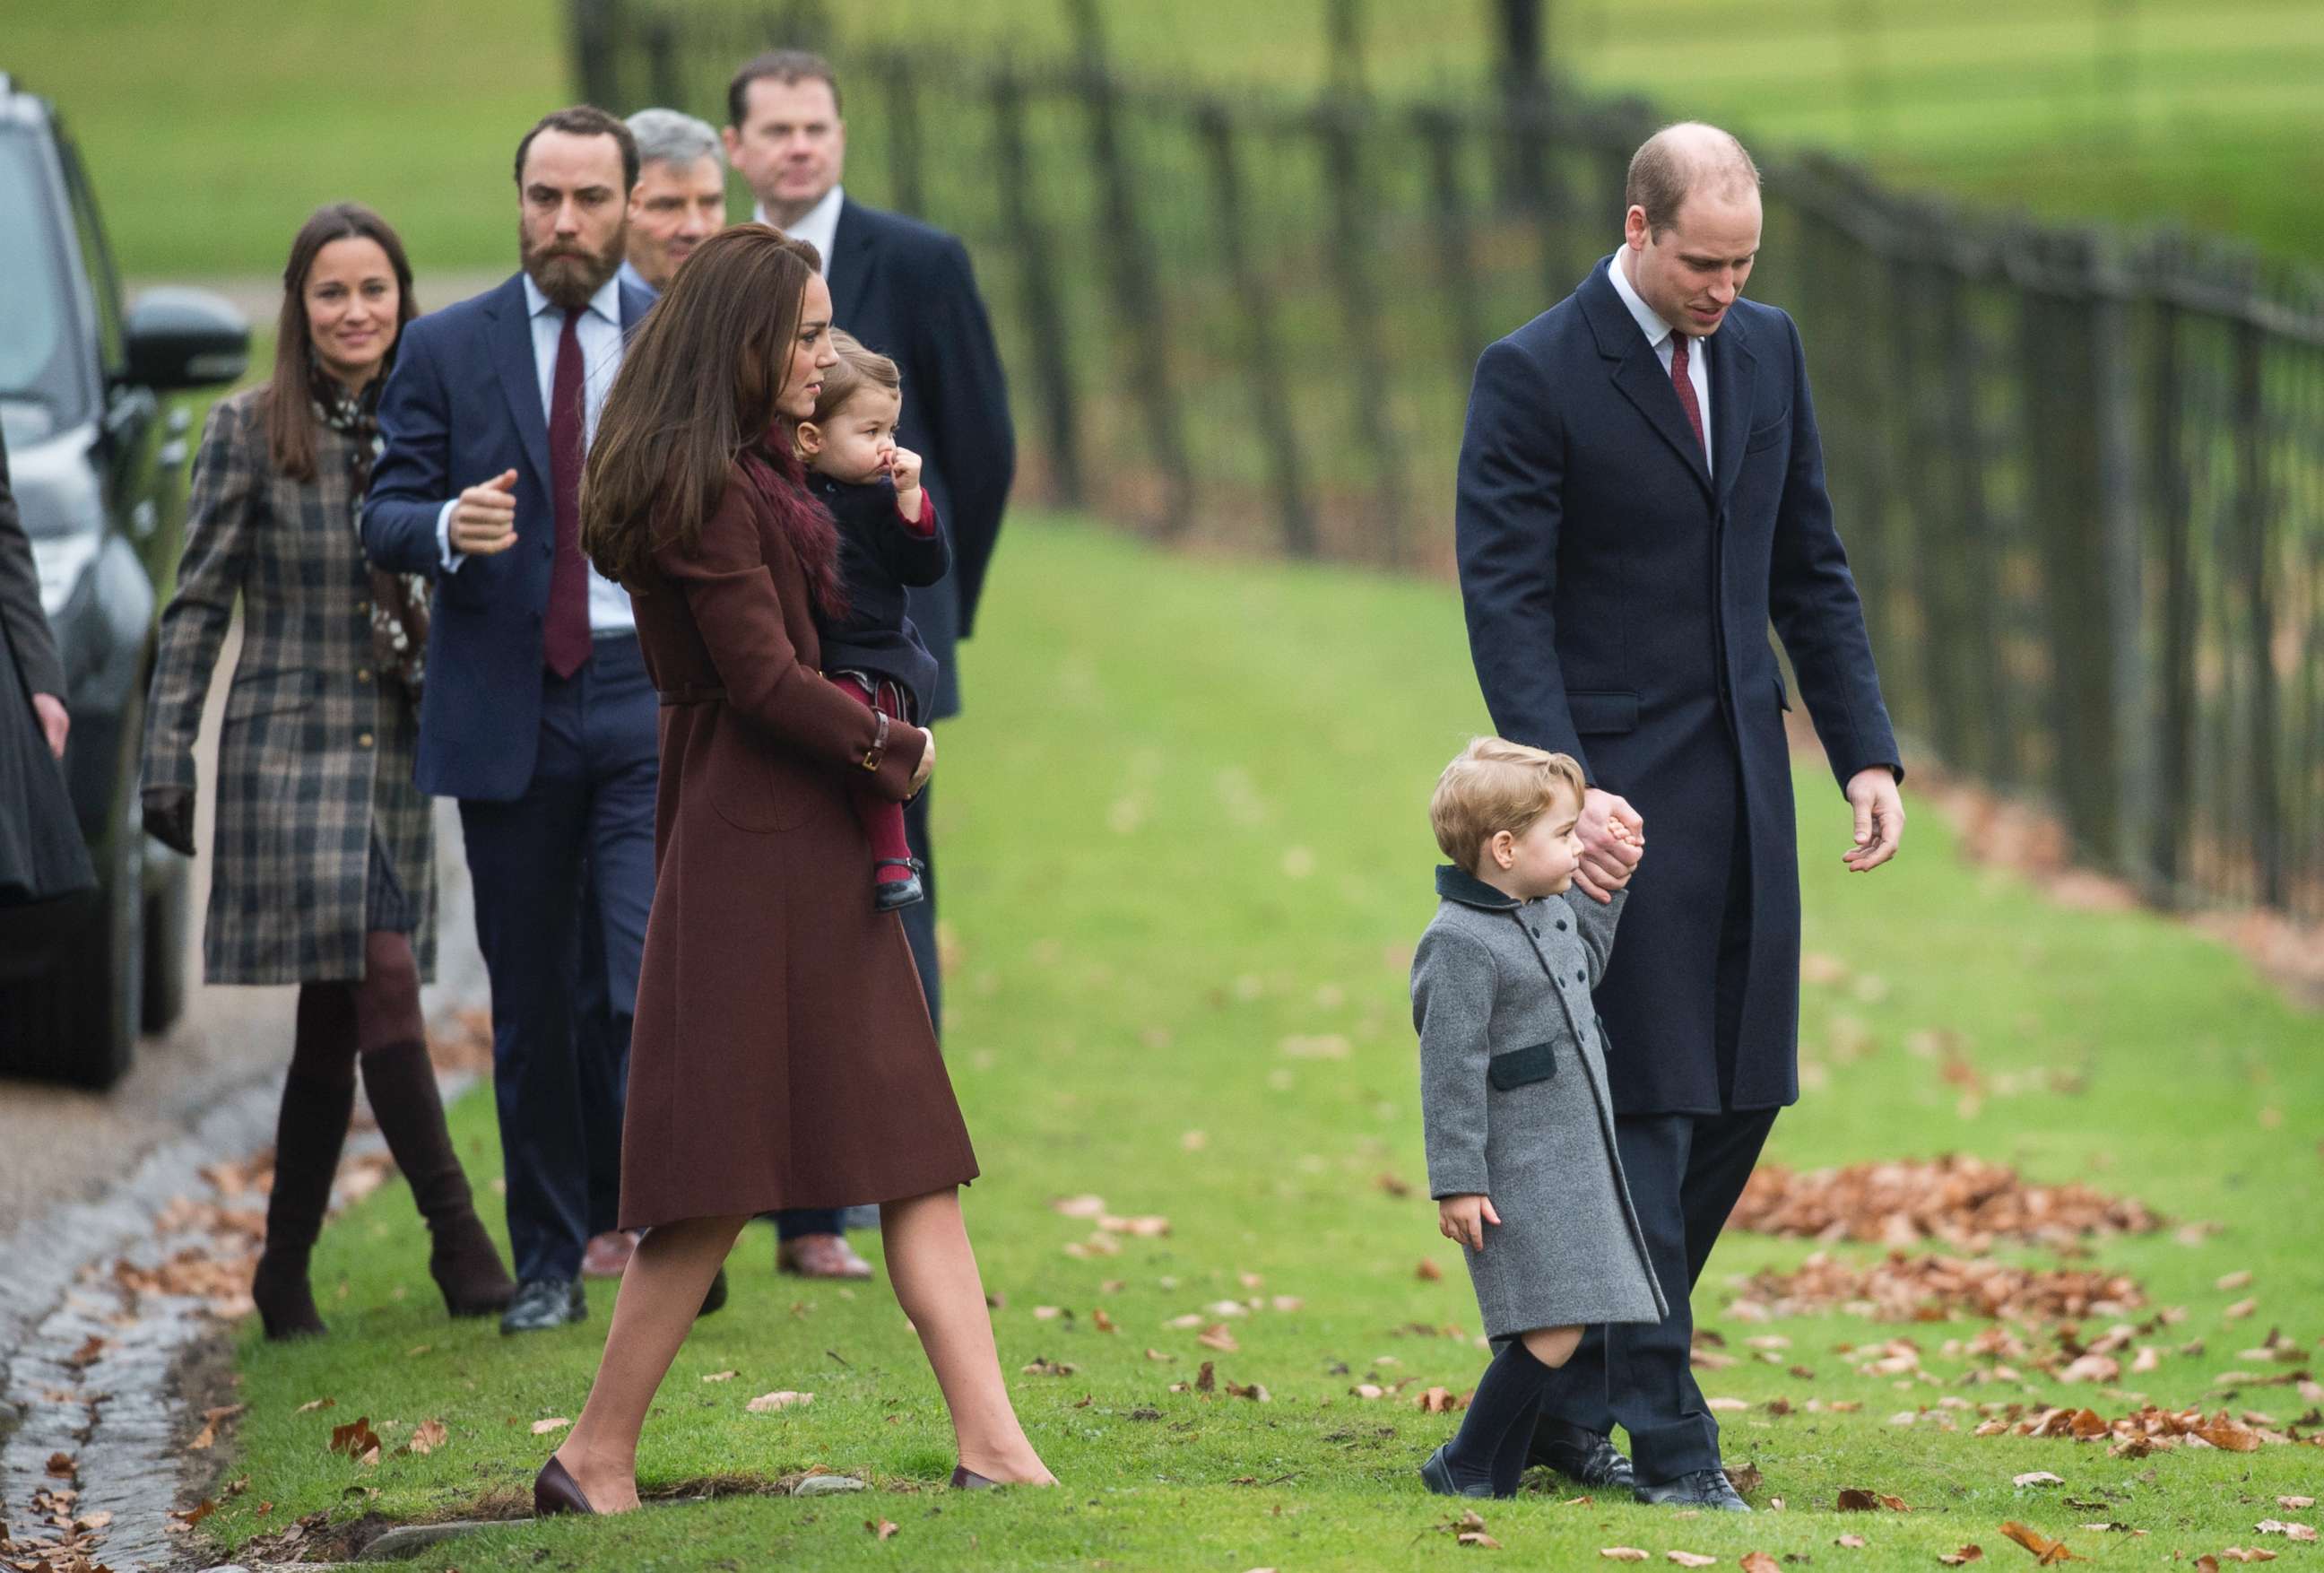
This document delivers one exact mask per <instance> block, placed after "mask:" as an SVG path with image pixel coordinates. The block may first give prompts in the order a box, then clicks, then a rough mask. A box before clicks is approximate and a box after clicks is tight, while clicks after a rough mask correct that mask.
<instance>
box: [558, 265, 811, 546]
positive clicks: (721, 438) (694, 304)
mask: <svg viewBox="0 0 2324 1573" xmlns="http://www.w3.org/2000/svg"><path fill="white" fill-rule="evenodd" d="M821 266H822V264H821V260H820V259H819V258H818V257H817V256H816V250H815V247H813V246H812V245H808V244H807V242H805V241H803V240H793V239H791V238H790V237H789V236H786V235H784V234H783V233H782V232H781V231H779V230H777V229H774V228H772V227H769V226H767V225H764V224H737V225H735V226H733V227H731V228H728V229H723V230H721V231H719V232H718V233H717V234H716V235H714V236H711V237H710V238H709V239H708V240H705V241H704V242H703V243H702V245H700V246H699V247H697V248H696V250H695V252H694V254H692V255H691V256H689V257H687V259H686V265H685V266H684V267H681V268H679V269H678V276H677V277H676V278H675V279H673V280H672V281H671V282H670V286H669V291H667V292H666V293H664V294H663V296H662V298H661V299H660V301H658V302H656V304H655V306H654V309H653V310H652V311H651V312H650V314H649V315H648V316H647V318H646V319H645V324H644V326H643V327H641V328H639V330H638V335H637V337H636V338H633V339H632V340H631V341H630V346H629V347H628V349H626V350H625V351H623V352H622V369H621V372H620V374H619V375H616V376H615V377H614V378H613V387H612V388H611V389H610V390H609V391H608V392H607V393H606V394H605V407H604V411H603V412H600V413H599V415H598V417H597V439H596V440H595V442H594V443H592V444H591V445H590V449H589V458H588V462H587V464H586V466H585V467H583V469H582V472H581V548H582V550H583V551H586V552H587V553H588V554H589V559H590V560H591V561H592V562H594V563H595V564H596V565H597V571H598V572H599V573H602V574H604V576H605V577H606V578H610V579H614V580H617V581H619V582H621V583H624V584H630V585H635V584H637V583H638V582H639V581H640V580H641V579H643V578H646V577H647V576H648V575H649V574H650V572H651V571H652V567H653V553H654V549H655V548H656V547H657V546H659V545H660V544H662V543H663V541H676V542H678V544H679V545H681V546H684V547H688V548H690V547H692V546H693V545H694V543H695V542H696V541H698V540H699V539H700V537H701V532H702V526H703V523H704V522H705V521H706V520H707V519H708V518H709V517H710V515H711V514H713V513H714V512H715V510H716V509H717V506H718V500H719V498H720V497H721V496H722V495H724V493H725V490H726V477H727V473H728V471H729V470H730V469H732V468H733V465H734V462H735V460H736V459H738V458H741V457H742V453H743V450H744V449H747V448H749V447H750V446H751V445H752V444H753V443H755V442H759V441H760V440H761V439H762V438H764V436H765V435H766V432H767V428H768V427H769V426H770V425H771V424H772V423H773V421H774V419H775V415H776V403H775V401H776V397H777V395H778V394H779V393H780V392H781V388H780V383H781V380H782V377H783V375H784V374H785V373H786V372H788V370H789V367H790V362H791V347H792V344H793V342H794V341H795V340H796V339H797V338H798V324H799V310H800V307H801V304H802V302H803V301H804V300H805V297H806V294H807V280H808V279H809V278H810V277H812V276H813V275H814V274H815V273H816V272H818V271H819V270H820V268H821ZM658 531H659V537H658V536H657V532H658Z"/></svg>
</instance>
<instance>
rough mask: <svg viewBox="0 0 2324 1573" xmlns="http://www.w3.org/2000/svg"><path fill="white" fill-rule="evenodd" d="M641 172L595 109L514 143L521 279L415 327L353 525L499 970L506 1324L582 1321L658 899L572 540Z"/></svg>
mask: <svg viewBox="0 0 2324 1573" xmlns="http://www.w3.org/2000/svg"><path fill="white" fill-rule="evenodd" d="M637 177H638V153H637V144H636V143H635V142H634V141H633V140H632V137H631V135H630V133H629V129H628V128H627V127H626V126H624V125H622V123H621V122H620V121H619V120H616V119H614V118H613V116H610V115H607V114H605V113H604V111H602V110H599V109H595V108H590V107H587V106H582V107H577V108H572V109H564V110H559V111H558V112H557V113H556V114H553V115H550V116H547V117H546V118H544V119H543V120H542V121H541V122H540V123H539V125H535V126H534V127H533V128H532V130H530V132H528V133H526V134H525V137H524V140H523V141H522V142H521V143H518V145H517V155H516V180H517V191H518V199H519V232H520V235H521V241H522V253H523V268H522V271H521V273H518V275H517V276H516V277H514V278H512V279H511V280H509V281H508V282H506V283H504V284H502V285H501V286H499V287H498V288H497V289H494V290H493V291H489V292H487V293H485V294H483V295H479V296H477V297H476V298H475V299H474V300H471V301H462V302H461V303H460V304H458V305H457V306H452V307H448V308H447V309H446V310H441V311H438V312H436V313H434V314H433V315H431V316H428V317H423V318H421V319H419V320H418V321H416V322H414V323H413V324H411V326H410V328H407V329H405V331H404V336H403V342H402V344H401V346H400V347H399V348H398V351H397V356H396V365H395V369H394V370H393V372H392V373H391V374H390V375H389V377H388V381H387V385H386V388H385V389H384V391H383V393H382V396H381V400H380V412H379V419H380V429H381V431H382V432H383V435H384V436H385V438H386V441H387V448H386V451H385V452H384V453H383V455H382V456H381V457H380V460H379V463H378V466H377V467H376V469H375V470H374V475H373V478H372V486H371V495H370V499H369V503H368V504H367V506H366V507H365V509H364V547H365V550H366V551H367V552H368V554H369V555H370V557H371V559H372V560H373V561H374V563H376V564H377V565H379V566H380V567H382V568H386V569H395V570H398V571H402V572H410V573H426V574H431V575H433V576H435V578H436V583H437V589H436V599H435V606H434V615H433V617H432V619H431V623H430V627H429V643H428V674H429V681H428V685H427V689H426V693H425V697H424V699H422V702H421V707H420V755H419V763H418V767H417V770H416V772H415V774H416V778H417V780H418V782H419V784H420V787H421V789H422V790H424V791H429V792H431V793H434V794H437V795H439V796H446V797H453V798H457V799H458V800H460V823H461V830H462V833H463V836H464V838H465V840H466V846H467V856H468V869H469V873H470V874H471V876H472V879H473V883H474V885H475V909H476V937H477V940H478V942H479V944H480V946H481V948H483V950H484V964H485V967H486V969H487V971H488V972H489V973H490V975H491V977H492V987H493V1087H494V1091H495V1095H496V1097H497V1100H498V1104H499V1110H500V1125H501V1144H502V1148H503V1157H504V1161H505V1166H506V1170H507V1183H508V1219H509V1243H510V1245H511V1247H512V1253H513V1254H514V1256H515V1259H516V1269H517V1278H518V1281H519V1282H518V1290H517V1296H516V1300H515V1301H514V1303H512V1305H511V1306H510V1308H509V1310H508V1313H507V1315H506V1316H505V1317H504V1318H503V1319H502V1322H501V1328H502V1330H503V1332H511V1333H514V1332H530V1331H536V1330H539V1329H542V1328H554V1327H559V1326H562V1325H564V1324H566V1323H567V1322H572V1321H577V1320H579V1319H581V1318H583V1317H585V1316H586V1315H587V1313H588V1305H587V1301H586V1300H585V1299H584V1298H583V1296H582V1291H581V1282H580V1279H581V1271H582V1261H583V1255H584V1252H585V1249H586V1245H587V1243H588V1241H589V1240H590V1238H591V1236H592V1235H603V1234H604V1233H607V1232H609V1231H611V1230H612V1229H613V1221H614V1217H615V1208H616V1205H617V1200H618V1195H619V1187H620V1172H621V1170H620V1161H621V1133H622V1087H623V1082H624V1080H625V1078H626V1074H627V1058H628V1050H629V1021H630V1017H631V1014H632V1012H633V1011H634V1009H635V1004H636V998H637V978H638V960H639V956H640V954H641V950H642V948H643V946H644V942H645V924H646V911H647V908H648V906H649V905H650V903H651V902H652V899H653V880H654V871H653V829H654V789H655V782H656V778H657V773H658V763H657V759H656V733H657V729H658V719H657V717H658V710H659V707H658V705H657V703H656V700H655V697H654V693H653V689H652V686H651V684H650V682H649V681H648V680H647V677H646V672H645V665H644V662H643V660H642V658H641V656H640V654H639V652H638V641H637V631H636V625H635V623H634V621H633V620H632V616H631V613H630V605H629V597H627V596H626V595H625V594H624V593H623V592H622V588H621V587H620V586H619V585H616V584H613V582H611V581H610V580H607V579H604V578H600V577H599V576H598V575H597V574H596V573H595V570H594V569H591V568H590V566H589V563H588V560H587V559H586V557H584V556H583V555H582V552H581V545H580V485H581V465H582V458H583V456H584V454H585V453H586V449H587V441H588V434H589V433H590V431H592V430H594V429H595V425H596V421H597V412H598V410H599V408H600V407H601V406H602V405H603V404H604V398H605V392H606V390H607V389H608V388H609V387H610V386H611V385H612V384H613V375H614V373H615V372H616V371H617V370H619V369H620V365H621V359H622V347H623V344H624V342H625V340H626V338H627V336H628V335H629V334H630V333H631V332H632V330H634V329H635V328H636V327H637V325H638V323H639V321H640V320H641V319H643V317H644V316H645V314H646V312H647V310H649V309H650V306H651V304H652V300H651V297H650V296H649V295H648V294H646V292H645V291H641V290H636V289H625V288H624V287H622V283H621V282H620V280H619V279H618V277H617V276H616V275H617V272H618V270H619V269H620V267H621V265H622V235H623V229H622V227H623V222H624V217H625V211H626V207H627V203H628V199H629V193H630V189H631V188H632V186H634V185H635V184H636V183H637ZM585 882H586V887H587V888H588V889H589V890H590V891H591V892H592V893H593V895H594V899H593V900H590V901H588V902H586V903H585V902H584V899H583V893H584V889H585ZM585 909H586V918H587V921H586V922H585V921H584V914H585ZM592 999H595V1000H598V1001H600V1002H602V1004H601V1005H600V1006H599V1007H597V1008H594V1009H593V1008H592V1007H590V1006H589V1005H588V1004H587V1003H586V1002H588V1001H590V1000H592ZM601 1016H602V1017H603V1018H604V1019H603V1020H599V1019H598V1018H599V1017H601ZM714 1294H715V1291H714Z"/></svg>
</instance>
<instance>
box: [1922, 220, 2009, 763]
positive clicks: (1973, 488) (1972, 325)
mask: <svg viewBox="0 0 2324 1573" xmlns="http://www.w3.org/2000/svg"><path fill="white" fill-rule="evenodd" d="M1936 269H1937V276H1936V281H1935V282H1936V287H1937V289H1938V291H1940V305H1939V310H1938V336H1939V339H1940V343H1941V354H1942V356H1943V357H1944V395H1945V420H1944V427H1943V430H1944V434H1945V435H1944V442H1943V453H1944V459H1943V464H1944V468H1945V471H1946V475H1947V478H1948V479H1949V480H1950V483H1951V486H1950V497H1949V499H1948V503H1949V507H1950V514H1951V518H1950V527H1951V532H1952V533H1953V534H1954V535H1955V536H1956V538H1957V540H1958V542H1959V544H1958V547H1957V549H1956V550H1955V551H1949V552H1940V553H1935V554H1933V555H1936V556H1938V557H1940V558H1952V559H1954V562H1953V564H1952V568H1951V573H1950V593H1949V596H1948V603H1947V604H1948V608H1949V610H1950V613H1951V614H1952V615H1953V618H1954V619H1955V625H1954V628H1953V630H1952V633H1953V635H1954V637H1952V638H1951V639H1950V640H1948V641H1947V643H1949V644H1950V645H1951V646H1952V647H1953V659H1952V660H1950V661H1948V662H1946V663H1945V665H1946V667H1947V668H1948V669H1949V670H1950V672H1951V673H1952V674H1953V678H1954V680H1959V681H1963V682H1966V684H1967V685H1968V689H1969V692H1968V699H1969V712H1970V713H1971V714H1973V715H1975V716H1976V717H1978V721H1979V723H1980V725H1978V726H1974V727H1969V726H1964V727H1963V735H1962V737H1961V743H1962V744H1963V745H1969V746H1967V747H1966V749H1965V755H1966V758H1965V763H1973V764H1974V766H1975V768H1976V769H1977V770H1978V772H1979V773H1981V774H1983V775H1985V776H1986V777H1987V779H1988V780H1990V781H1992V782H1995V783H1996V784H1998V785H2016V784H2019V781H2018V773H2017V760H2016V752H2017V751H2016V745H2015V736H2014V734H2013V733H2012V731H2011V729H2010V721H2011V711H2012V708H2013V707H2012V705H2011V703H2010V699H2011V685H2010V684H2009V683H2008V682H2007V681H2006V680H2005V678H2004V676H2003V671H2002V647H2001V576H2000V574H1999V573H1998V571H1997V564H1996V562H1995V556H1996V553H1995V551H1994V536H1995V527H1994V519H1993V513H1992V510H1991V509H1990V508H1989V507H1987V501H1986V491H1985V431H1984V426H1983V422H1982V421H1980V420H1979V419H1978V399H1979V395H1980V393H1982V392H1983V389H1982V385H1981V383H1982V374H1983V372H1984V369H1985V364H1984V363H1985V355H1984V342H1983V340H1982V339H1980V338H1978V332H1977V325H1976V322H1975V319H1973V318H1972V316H1971V314H1970V310H1969V283H1968V282H1967V281H1965V280H1964V279H1963V278H1962V277H1961V276H1960V261H1959V259H1956V258H1945V259H1943V260H1941V261H1940V262H1939V263H1938V264H1936Z"/></svg>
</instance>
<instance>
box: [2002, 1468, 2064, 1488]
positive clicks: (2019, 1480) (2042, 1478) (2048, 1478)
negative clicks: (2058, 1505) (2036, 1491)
mask: <svg viewBox="0 0 2324 1573" xmlns="http://www.w3.org/2000/svg"><path fill="white" fill-rule="evenodd" d="M2009 1484H2010V1485H2064V1484H2065V1482H2064V1481H2063V1480H2061V1479H2060V1478H2059V1477H2058V1476H2055V1475H2052V1474H2051V1473H2050V1472H2049V1471H2048V1470H2047V1469H2036V1470H2034V1471H2033V1472H2032V1473H2031V1474H2027V1475H2015V1476H2011V1477H2010V1480H2009Z"/></svg>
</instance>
